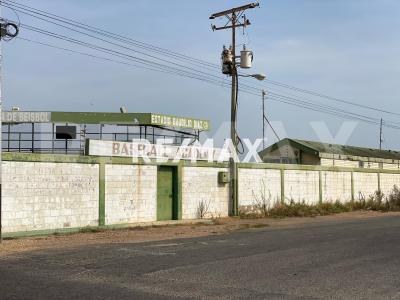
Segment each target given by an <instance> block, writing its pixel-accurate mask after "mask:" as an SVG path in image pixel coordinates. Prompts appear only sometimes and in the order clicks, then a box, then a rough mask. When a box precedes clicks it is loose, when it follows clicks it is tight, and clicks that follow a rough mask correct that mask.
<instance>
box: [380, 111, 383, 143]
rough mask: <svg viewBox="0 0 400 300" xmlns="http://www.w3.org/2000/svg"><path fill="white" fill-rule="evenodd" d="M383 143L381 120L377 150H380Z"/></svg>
mask: <svg viewBox="0 0 400 300" xmlns="http://www.w3.org/2000/svg"><path fill="white" fill-rule="evenodd" d="M382 143H383V119H382V118H381V126H380V129H379V149H380V150H382Z"/></svg>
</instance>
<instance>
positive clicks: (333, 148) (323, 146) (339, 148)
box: [260, 138, 400, 160]
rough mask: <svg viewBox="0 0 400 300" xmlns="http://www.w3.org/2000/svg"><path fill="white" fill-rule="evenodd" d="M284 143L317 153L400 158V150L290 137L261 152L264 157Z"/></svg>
mask: <svg viewBox="0 0 400 300" xmlns="http://www.w3.org/2000/svg"><path fill="white" fill-rule="evenodd" d="M284 145H290V146H293V147H295V148H298V149H301V150H303V151H305V152H308V153H311V154H315V155H316V154H320V153H329V154H338V155H346V156H358V157H374V158H382V159H392V160H393V159H394V160H399V159H400V152H399V151H392V150H380V149H374V148H364V147H356V146H347V145H339V144H329V143H322V142H315V141H306V140H298V139H290V138H285V139H283V140H281V141H279V142H277V143H275V144H273V145H271V146H269V147H268V148H266V149H264V150H262V151H261V152H260V156H261V157H262V156H264V155H266V154H267V153H269V152H271V151H274V150H276V149H278V148H279V147H281V146H284Z"/></svg>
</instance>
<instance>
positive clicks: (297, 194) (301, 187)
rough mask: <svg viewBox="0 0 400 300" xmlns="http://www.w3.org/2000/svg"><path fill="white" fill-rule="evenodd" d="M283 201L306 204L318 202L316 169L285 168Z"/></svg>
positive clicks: (317, 175)
mask: <svg viewBox="0 0 400 300" xmlns="http://www.w3.org/2000/svg"><path fill="white" fill-rule="evenodd" d="M284 181H285V201H286V202H288V201H290V200H294V201H296V202H302V201H304V202H305V203H308V204H317V203H318V202H319V174H318V171H303V170H285V177H284Z"/></svg>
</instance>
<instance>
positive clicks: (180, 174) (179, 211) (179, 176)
mask: <svg viewBox="0 0 400 300" xmlns="http://www.w3.org/2000/svg"><path fill="white" fill-rule="evenodd" d="M182 181H183V164H182V163H180V164H179V165H178V168H177V180H176V183H177V193H178V195H177V196H178V207H177V214H178V215H177V219H178V220H182V192H183V186H182Z"/></svg>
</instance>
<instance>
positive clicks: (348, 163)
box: [259, 138, 400, 170]
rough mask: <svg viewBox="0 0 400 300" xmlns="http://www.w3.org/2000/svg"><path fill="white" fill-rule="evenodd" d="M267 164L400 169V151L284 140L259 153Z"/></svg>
mask: <svg viewBox="0 0 400 300" xmlns="http://www.w3.org/2000/svg"><path fill="white" fill-rule="evenodd" d="M259 155H260V157H261V159H262V160H263V161H264V162H266V163H284V164H302V165H322V166H338V167H350V168H372V169H392V170H399V169H400V152H398V151H392V150H379V149H371V148H362V147H355V146H346V145H337V144H329V143H321V142H314V141H304V140H297V139H289V138H286V139H283V140H281V141H279V142H277V143H275V144H273V145H271V146H269V147H268V148H266V149H264V150H262V151H261V152H259Z"/></svg>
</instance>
